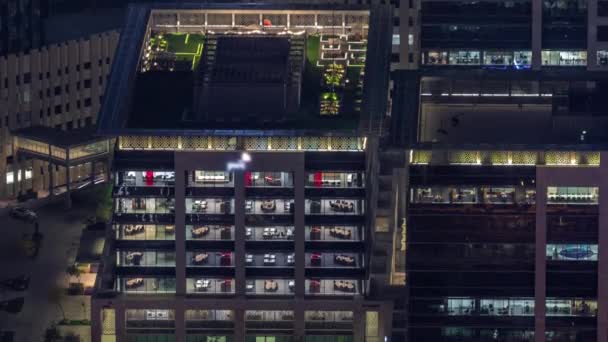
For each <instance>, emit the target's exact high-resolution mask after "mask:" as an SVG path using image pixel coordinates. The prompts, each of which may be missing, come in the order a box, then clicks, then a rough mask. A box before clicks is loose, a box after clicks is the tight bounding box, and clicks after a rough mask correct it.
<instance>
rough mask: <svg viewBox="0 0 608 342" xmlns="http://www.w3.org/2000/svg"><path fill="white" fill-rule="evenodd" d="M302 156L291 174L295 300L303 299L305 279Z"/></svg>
mask: <svg viewBox="0 0 608 342" xmlns="http://www.w3.org/2000/svg"><path fill="white" fill-rule="evenodd" d="M304 183H305V175H304V154H303V153H302V159H301V163H299V165H298V167H297V168H296V169H295V170H294V174H293V187H294V189H293V190H294V205H295V208H294V217H293V220H294V243H295V245H294V259H295V260H294V262H295V265H294V266H295V269H294V271H295V274H294V275H295V279H294V280H295V282H296V288H295V294H296V298H298V299H300V298H302V299H303V298H304V294H305V286H306V285H305V278H304V270H305V267H306V260H305V239H306V228H305V216H304V206H305V196H304Z"/></svg>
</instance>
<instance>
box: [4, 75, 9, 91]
mask: <svg viewBox="0 0 608 342" xmlns="http://www.w3.org/2000/svg"><path fill="white" fill-rule="evenodd" d="M4 88H8V78H6V77H5V78H4Z"/></svg>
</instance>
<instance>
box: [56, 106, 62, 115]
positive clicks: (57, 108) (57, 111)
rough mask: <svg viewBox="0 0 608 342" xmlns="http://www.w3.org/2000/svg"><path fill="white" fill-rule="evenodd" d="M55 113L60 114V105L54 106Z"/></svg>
mask: <svg viewBox="0 0 608 342" xmlns="http://www.w3.org/2000/svg"><path fill="white" fill-rule="evenodd" d="M55 114H61V105H56V106H55Z"/></svg>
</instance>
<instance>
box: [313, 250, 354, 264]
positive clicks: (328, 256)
mask: <svg viewBox="0 0 608 342" xmlns="http://www.w3.org/2000/svg"><path fill="white" fill-rule="evenodd" d="M305 260H306V267H321V268H323V267H327V268H356V267H361V256H360V255H359V254H356V253H345V252H340V253H321V252H310V253H306V259H305Z"/></svg>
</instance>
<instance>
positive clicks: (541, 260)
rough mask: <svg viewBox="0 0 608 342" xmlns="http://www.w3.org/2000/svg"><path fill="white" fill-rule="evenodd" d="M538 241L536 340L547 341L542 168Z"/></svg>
mask: <svg viewBox="0 0 608 342" xmlns="http://www.w3.org/2000/svg"><path fill="white" fill-rule="evenodd" d="M535 236H536V241H535V247H536V248H535V251H536V252H535V267H534V340H535V341H536V342H544V341H545V301H546V296H547V289H546V287H547V286H546V285H547V274H546V271H547V260H546V259H547V255H546V253H547V252H546V245H547V184H546V180H545V179H544V175H543V172H542V168H537V169H536V234H535Z"/></svg>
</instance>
